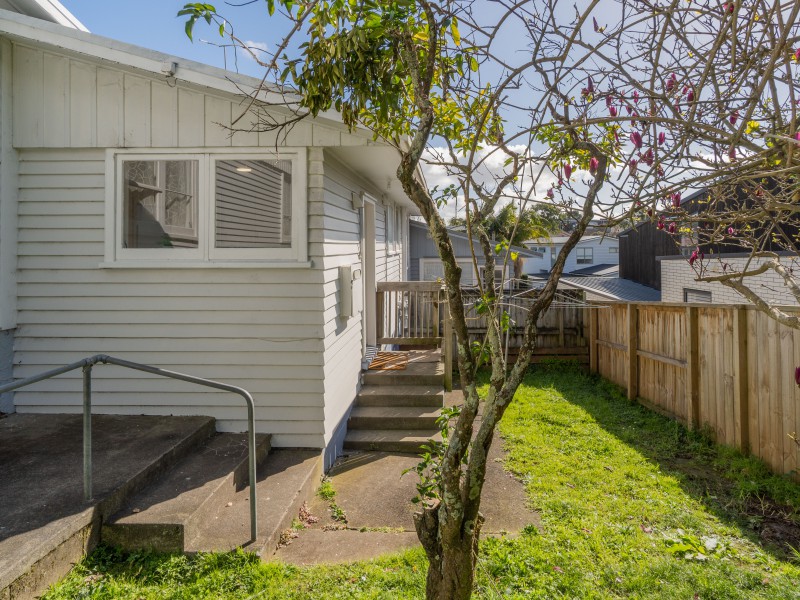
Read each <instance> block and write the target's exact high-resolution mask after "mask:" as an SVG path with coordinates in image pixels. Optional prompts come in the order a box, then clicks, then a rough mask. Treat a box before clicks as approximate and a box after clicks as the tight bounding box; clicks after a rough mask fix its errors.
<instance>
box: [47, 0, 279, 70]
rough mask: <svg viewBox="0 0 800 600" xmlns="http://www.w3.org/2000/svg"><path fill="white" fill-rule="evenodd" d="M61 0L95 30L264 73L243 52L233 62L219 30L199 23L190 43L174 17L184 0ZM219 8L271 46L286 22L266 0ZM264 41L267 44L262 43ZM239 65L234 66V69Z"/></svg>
mask: <svg viewBox="0 0 800 600" xmlns="http://www.w3.org/2000/svg"><path fill="white" fill-rule="evenodd" d="M61 3H62V4H63V5H64V6H65V7H66V8H67V10H69V11H70V12H71V13H72V14H73V15H75V17H76V18H77V19H78V20H79V21H81V22H82V23H83V24H84V25H85V26H86V27H87V28H88V29H89V31H91V32H92V33H96V34H98V35H102V36H105V37H109V38H113V39H115V40H120V41H123V42H128V43H130V44H136V45H137V46H142V47H145V48H149V49H151V50H158V51H160V52H165V53H167V54H172V55H175V56H177V57H179V58H188V59H191V60H195V61H198V62H201V63H205V64H208V65H213V66H216V67H225V66H226V55H227V59H228V64H227V67H228V68H231V69H234V68H235V67H236V66H238V70H239V71H240V72H242V73H246V74H248V75H253V76H259V77H260V76H261V75H262V74H263V72H262V70H261V68H260V67H259V65H258V64H256V63H255V62H254V61H253V60H252V59H249V58H246V57H244V56H241V55H240V56H239V60H238V65H236V64H234V61H232V60H231V59H232V58H233V56H232V53H231V51H230V50H228V52H227V53H226V52H223V50H222V49H221V48H219V47H218V46H216V45H213V44H219V43H220V42H221V38H220V37H219V34H218V32H215V31H214V30H213V29H212V28H210V27H207V26H205V25H204V24H198V25H197V27H196V32H195V41H194V43H192V42H191V41H190V40H189V38H188V37H186V34H185V33H184V31H183V25H184V23H185V20H184V19H183V18H182V17H176V14H177V13H178V11H179V10H180V9H181V8H182V7H183V5H184V4H186V0H177V1H175V0H137V1H136V2H131V1H129V0H61ZM212 4H215V6H216V7H217V9H218V11H219V12H221V13H222V14H223V15H225V16H226V17H228V18H229V19H230V21H231V22H232V24H233V27H234V31H235V33H236V35H237V36H238V37H239V38H240V39H242V40H246V41H248V42H252V44H249V45H251V46H256V47H269V44H270V43H271V42H274V41H276V40H277V41H278V42H279V41H280V39H281V36H282V31H283V30H282V27H281V23H280V21H279V20H278V19H270V17H269V16H268V15H267V10H266V3H265V2H263V1H260V0H259V1H257V2H255V3H253V4H250V5H247V6H241V7H233V6H228V5H227V4H226V3H225V2H224V1H221V0H220V1H217V2H213V1H212ZM261 45H263V46H261ZM234 70H235V69H234Z"/></svg>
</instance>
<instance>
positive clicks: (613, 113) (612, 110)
mask: <svg viewBox="0 0 800 600" xmlns="http://www.w3.org/2000/svg"><path fill="white" fill-rule="evenodd" d="M608 112H609V114H610V115H611V116H612V117H616V116H617V107H616V106H609V107H608Z"/></svg>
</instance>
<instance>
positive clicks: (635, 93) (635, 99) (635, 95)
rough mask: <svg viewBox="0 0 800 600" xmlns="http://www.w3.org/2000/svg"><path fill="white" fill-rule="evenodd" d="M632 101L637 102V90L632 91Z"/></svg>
mask: <svg viewBox="0 0 800 600" xmlns="http://www.w3.org/2000/svg"><path fill="white" fill-rule="evenodd" d="M633 101H634V102H636V103H637V104H638V103H639V92H638V91H634V92H633Z"/></svg>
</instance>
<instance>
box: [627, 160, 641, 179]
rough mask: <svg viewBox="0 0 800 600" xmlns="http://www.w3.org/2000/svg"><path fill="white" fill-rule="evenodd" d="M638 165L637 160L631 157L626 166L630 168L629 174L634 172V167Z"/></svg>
mask: <svg viewBox="0 0 800 600" xmlns="http://www.w3.org/2000/svg"><path fill="white" fill-rule="evenodd" d="M638 166H639V161H637V160H636V159H635V158H632V159H631V162H629V163H628V168H629V169H630V173H631V175H635V174H636V168H637V167H638Z"/></svg>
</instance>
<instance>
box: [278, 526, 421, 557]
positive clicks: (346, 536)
mask: <svg viewBox="0 0 800 600" xmlns="http://www.w3.org/2000/svg"><path fill="white" fill-rule="evenodd" d="M416 546H419V541H418V540H417V534H416V533H379V532H374V531H368V532H361V531H353V530H346V531H322V530H320V529H314V530H308V531H302V532H300V535H299V537H298V538H297V539H294V540H292V542H291V543H290V544H288V545H286V546H283V547H281V548H279V549H278V551H277V552H276V553H275V556H274V560H278V561H281V562H285V563H288V564H292V565H314V564H321V563H326V564H332V563H341V562H351V561H354V560H369V559H373V558H377V557H379V556H381V555H383V554H390V553H393V552H400V551H401V550H408V549H409V548H414V547H416Z"/></svg>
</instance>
